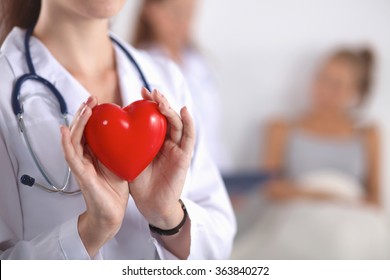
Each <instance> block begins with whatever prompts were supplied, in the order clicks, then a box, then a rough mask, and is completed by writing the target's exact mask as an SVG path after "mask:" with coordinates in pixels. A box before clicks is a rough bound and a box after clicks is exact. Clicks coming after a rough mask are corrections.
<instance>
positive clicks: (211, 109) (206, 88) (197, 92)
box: [146, 46, 233, 172]
mask: <svg viewBox="0 0 390 280" xmlns="http://www.w3.org/2000/svg"><path fill="white" fill-rule="evenodd" d="M146 50H147V52H148V53H150V54H151V55H152V56H153V57H154V58H156V59H157V60H158V59H161V57H168V56H167V54H166V52H165V51H164V50H163V49H161V48H159V47H158V46H149V47H148V48H146ZM178 66H179V68H180V70H181V71H182V73H183V75H184V78H185V79H186V82H187V83H188V86H189V89H190V92H191V97H192V100H193V108H194V113H195V115H196V119H197V121H198V122H199V124H200V126H201V127H202V131H203V139H204V142H205V146H206V148H207V150H208V151H209V154H210V156H211V158H212V159H213V161H214V162H215V163H216V165H217V166H218V168H219V169H220V170H221V171H222V172H230V171H232V169H233V164H232V161H231V158H230V155H229V154H228V152H227V150H226V147H225V142H226V141H224V139H223V137H222V135H221V128H222V121H221V119H222V100H221V96H220V94H219V90H218V87H217V84H216V81H215V78H214V75H213V73H212V71H211V68H210V67H209V65H208V63H207V62H206V60H205V59H204V57H203V56H202V55H201V54H200V53H199V52H198V51H197V50H196V49H194V48H187V49H185V50H184V51H183V57H182V62H181V63H180V64H179V65H178Z"/></svg>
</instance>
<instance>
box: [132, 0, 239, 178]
mask: <svg viewBox="0 0 390 280" xmlns="http://www.w3.org/2000/svg"><path fill="white" fill-rule="evenodd" d="M197 4H198V0H143V1H142V4H141V8H140V13H139V18H138V21H137V23H136V29H135V34H134V46H135V47H137V48H141V49H144V50H146V51H147V52H148V53H150V54H151V55H152V56H153V57H156V58H158V57H161V56H162V57H168V58H169V59H171V60H173V61H174V62H175V63H176V64H177V65H178V66H179V67H180V70H181V71H182V73H183V75H184V77H185V79H186V81H187V83H188V85H189V88H190V92H191V95H192V100H193V101H194V111H195V117H196V119H197V120H198V121H199V123H200V127H201V129H202V132H203V134H202V137H203V138H204V140H205V144H206V148H207V149H208V150H209V153H210V155H211V157H212V159H213V160H214V161H215V163H216V164H217V166H218V167H219V169H220V170H221V171H222V172H229V171H231V169H232V163H231V160H230V156H229V155H228V152H227V151H226V149H225V141H224V140H223V138H222V136H221V125H222V124H221V117H222V100H221V97H220V95H219V91H218V87H217V84H216V81H215V79H214V75H213V73H212V70H211V67H210V65H209V64H208V63H207V61H206V59H205V57H204V56H203V55H202V54H201V52H200V51H199V50H198V48H197V47H196V46H195V45H194V44H193V43H192V38H191V31H192V23H193V18H194V14H195V11H196V7H197Z"/></svg>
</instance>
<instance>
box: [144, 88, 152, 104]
mask: <svg viewBox="0 0 390 280" xmlns="http://www.w3.org/2000/svg"><path fill="white" fill-rule="evenodd" d="M141 96H142V98H143V99H144V100H151V101H152V96H151V93H150V91H149V90H148V89H147V88H146V87H142V89H141Z"/></svg>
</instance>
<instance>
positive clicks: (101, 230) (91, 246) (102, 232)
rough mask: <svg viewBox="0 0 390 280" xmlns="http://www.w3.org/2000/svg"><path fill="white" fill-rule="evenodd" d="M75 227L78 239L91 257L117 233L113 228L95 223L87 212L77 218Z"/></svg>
mask: <svg viewBox="0 0 390 280" xmlns="http://www.w3.org/2000/svg"><path fill="white" fill-rule="evenodd" d="M77 227H78V231H79V235H80V239H81V241H82V242H83V244H84V247H85V249H86V250H87V252H88V254H89V255H90V256H91V257H93V256H95V255H96V254H97V253H98V252H99V250H100V248H101V247H103V245H104V244H105V243H106V242H107V241H109V240H110V239H111V238H112V237H114V236H115V234H116V233H117V229H115V228H114V227H107V226H101V225H99V223H96V222H95V221H94V220H93V219H92V218H91V217H90V216H89V215H88V213H87V212H85V213H83V214H81V215H80V216H79V220H78V224H77Z"/></svg>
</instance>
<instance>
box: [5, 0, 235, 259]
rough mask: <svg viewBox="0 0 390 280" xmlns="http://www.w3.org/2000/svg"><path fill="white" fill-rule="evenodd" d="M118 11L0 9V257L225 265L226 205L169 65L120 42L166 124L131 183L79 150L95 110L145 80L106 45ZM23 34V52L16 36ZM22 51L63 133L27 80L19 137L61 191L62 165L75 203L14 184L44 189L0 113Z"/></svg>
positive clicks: (10, 116)
mask: <svg viewBox="0 0 390 280" xmlns="http://www.w3.org/2000/svg"><path fill="white" fill-rule="evenodd" d="M124 2H125V1H124V0H104V1H77V0H71V1H69V0H51V1H49V0H42V1H40V0H34V1H22V0H17V1H15V0H1V1H0V3H1V9H0V11H1V18H2V21H1V24H0V27H1V29H0V30H1V33H0V40H1V41H3V40H4V39H5V40H4V42H3V43H2V46H1V55H0V85H1V87H0V166H1V168H0V258H1V259H155V258H160V259H224V258H227V257H228V256H229V253H230V250H231V246H232V241H233V236H234V233H235V219H234V216H233V212H232V209H231V205H230V202H229V199H228V196H227V193H226V190H225V188H224V185H223V182H222V180H221V178H220V175H219V173H218V171H217V169H216V167H215V166H214V165H213V164H212V161H211V160H210V159H209V157H208V155H207V153H206V152H205V148H204V147H203V145H202V143H201V142H199V141H195V140H196V136H195V132H194V130H195V129H194V125H193V122H192V120H191V117H190V114H189V112H188V110H187V109H186V108H182V107H183V106H184V105H188V106H189V107H190V105H191V102H190V99H189V96H188V90H187V88H186V83H185V82H184V81H183V78H182V76H181V75H180V73H179V71H178V70H177V69H176V67H175V66H174V65H173V64H171V63H169V62H167V61H165V60H160V61H156V60H153V61H152V60H151V59H149V57H147V56H146V55H145V54H141V53H139V52H137V51H135V50H134V49H133V48H132V47H131V46H128V45H126V44H123V43H121V45H123V46H124V48H125V50H126V51H128V52H129V53H131V55H132V56H133V57H134V59H135V60H136V62H137V63H138V65H139V66H140V68H141V70H142V72H143V73H144V75H145V76H146V79H147V80H148V82H149V84H150V85H151V87H152V88H155V89H158V90H159V91H157V90H154V91H153V92H152V93H150V92H149V91H148V90H146V89H142V98H144V99H150V100H153V101H155V102H157V103H158V104H159V110H160V111H161V113H162V114H164V115H165V116H166V117H167V120H168V125H169V127H168V134H167V137H166V140H165V143H164V145H163V148H162V150H161V151H160V154H159V155H158V156H157V157H156V159H155V160H154V161H153V162H152V163H151V164H150V165H149V166H148V167H147V168H146V169H145V170H144V171H143V172H142V173H141V174H140V175H139V176H138V177H137V178H136V179H135V180H134V181H133V182H130V183H128V182H125V181H123V180H121V179H120V178H118V177H116V176H115V175H114V174H113V173H111V172H110V171H108V170H107V169H106V168H105V167H104V166H103V165H102V164H100V163H98V162H97V161H96V159H95V158H94V156H93V155H92V154H91V153H90V152H89V150H88V148H87V147H86V146H84V144H83V143H84V141H83V137H82V135H83V130H84V127H85V125H86V123H87V121H88V119H89V117H90V116H91V114H92V109H93V108H94V107H95V106H96V105H97V103H98V102H99V103H106V102H111V103H116V104H119V105H121V106H124V105H127V104H129V103H131V102H133V101H135V100H137V99H140V98H141V95H140V91H141V88H142V86H143V84H144V83H142V81H141V79H140V77H139V73H138V72H137V69H136V67H135V65H133V64H132V63H130V61H129V59H128V57H126V55H125V52H124V51H123V50H121V49H120V47H119V45H116V44H114V43H113V42H112V41H111V40H110V39H109V36H108V33H109V31H108V18H109V17H111V16H113V15H115V14H116V13H117V12H118V11H119V10H120V9H121V8H122V6H123V4H124ZM34 25H35V27H34V29H33V33H32V37H31V40H30V42H29V44H28V47H26V46H25V45H24V40H25V36H26V28H30V27H32V26H34ZM119 41H120V40H119ZM28 49H29V50H30V53H31V57H32V63H33V67H35V70H36V73H37V74H38V75H39V76H41V77H44V78H45V79H47V80H48V81H49V82H50V83H52V84H53V85H55V87H56V88H57V89H58V90H59V91H60V93H61V94H62V96H63V98H64V100H65V102H66V103H67V106H68V117H69V118H70V120H71V125H70V128H67V127H64V126H63V127H61V131H60V124H61V117H60V111H59V110H60V108H59V106H58V102H57V99H56V98H55V97H54V96H53V94H51V93H50V91H48V90H47V88H46V87H45V86H44V85H42V84H41V83H37V82H35V81H29V82H26V83H25V85H24V86H23V87H22V88H21V90H20V98H19V101H20V102H21V103H22V104H23V111H24V122H25V125H26V129H25V131H24V132H25V133H28V136H29V138H30V143H31V146H32V149H33V150H34V152H35V153H36V157H37V158H38V160H39V161H40V162H41V163H42V165H43V167H44V169H45V170H46V172H47V174H48V175H49V176H50V177H51V178H53V181H54V184H56V185H58V186H61V185H62V184H63V181H64V177H65V174H66V173H65V172H64V170H66V166H67V165H69V167H70V168H71V171H72V172H71V177H70V182H69V186H68V187H67V188H66V191H75V190H77V189H79V188H80V189H81V194H76V195H72V196H71V195H66V194H63V193H49V192H45V191H44V190H42V189H40V188H38V187H35V186H33V187H28V186H25V185H23V184H22V183H20V178H21V176H22V175H24V174H27V175H29V176H31V177H34V178H35V180H36V182H39V183H41V184H43V185H44V183H45V178H44V176H43V175H42V173H40V172H39V169H38V166H37V164H36V163H35V162H34V160H33V157H32V154H31V153H30V152H29V150H28V147H27V145H26V141H25V140H24V138H23V137H22V134H21V131H20V129H19V126H18V121H17V118H16V116H15V114H14V112H13V109H12V106H11V95H12V91H13V87H14V83H15V81H16V80H17V79H18V78H19V77H21V76H22V75H24V74H26V73H28V72H29V67H28V65H27V61H26V59H25V54H26V51H27V50H28ZM30 72H31V71H30ZM160 91H161V92H164V95H162V94H161V93H160ZM83 102H84V103H83ZM180 108H182V109H181V110H180V116H179V115H178V114H177V113H176V112H177V111H178V110H179V109H180ZM175 111H176V112H175ZM64 158H65V159H66V160H65V159H64ZM180 199H181V200H180ZM181 201H182V203H183V204H181V203H180V202H181ZM183 205H185V207H183ZM149 225H151V226H153V227H150V226H149ZM171 229H175V231H176V233H175V234H172V231H170V230H171ZM152 231H153V232H152ZM165 233H168V234H169V235H164V234H165Z"/></svg>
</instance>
